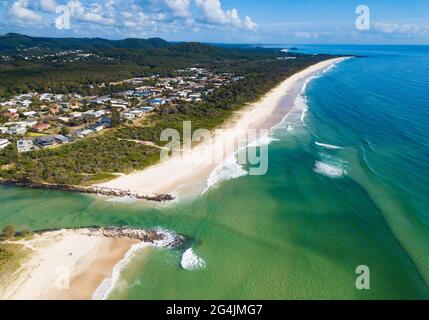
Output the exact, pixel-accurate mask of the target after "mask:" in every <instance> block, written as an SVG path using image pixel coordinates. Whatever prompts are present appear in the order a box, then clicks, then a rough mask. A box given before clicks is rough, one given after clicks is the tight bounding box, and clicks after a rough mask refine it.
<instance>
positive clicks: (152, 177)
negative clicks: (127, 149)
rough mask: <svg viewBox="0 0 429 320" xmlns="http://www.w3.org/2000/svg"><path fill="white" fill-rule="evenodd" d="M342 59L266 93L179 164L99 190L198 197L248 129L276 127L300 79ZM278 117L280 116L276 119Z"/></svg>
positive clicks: (316, 67) (163, 164)
mask: <svg viewBox="0 0 429 320" xmlns="http://www.w3.org/2000/svg"><path fill="white" fill-rule="evenodd" d="M344 59H345V58H336V59H331V60H327V61H323V62H320V63H318V64H316V65H313V66H311V67H309V68H307V69H305V70H303V71H301V72H299V73H296V74H295V75H293V76H292V77H290V78H288V79H286V80H285V81H283V82H282V83H281V84H280V85H279V86H277V87H276V88H274V89H273V90H271V91H270V92H269V93H267V94H266V95H265V96H264V97H263V98H262V99H261V100H259V101H258V102H255V103H253V104H251V105H249V106H248V107H246V108H244V109H242V110H241V111H239V112H237V116H236V117H234V118H235V119H233V120H231V121H229V122H228V123H227V124H225V125H224V126H223V127H222V128H225V129H232V131H228V133H226V134H222V135H220V134H219V133H215V134H214V138H215V139H214V142H203V143H201V144H199V145H197V146H196V147H195V148H193V149H192V152H189V153H187V154H186V155H185V156H184V157H182V161H178V159H171V160H169V161H164V162H161V163H159V164H158V165H155V166H152V167H149V168H147V169H145V170H143V171H140V172H136V173H132V174H130V175H126V176H123V177H120V178H117V179H115V180H112V181H110V182H107V183H104V184H101V185H100V186H101V187H108V188H115V189H120V190H131V191H133V192H135V193H139V194H143V195H148V194H164V193H168V194H174V195H176V196H179V197H180V196H182V195H183V194H185V193H189V192H191V193H195V194H199V193H201V191H202V190H204V188H205V187H206V185H205V183H206V181H207V178H208V177H209V175H210V173H211V172H212V171H213V170H214V169H215V168H216V166H217V165H219V163H221V162H222V161H223V160H225V159H226V158H227V157H229V156H231V155H232V154H234V152H235V151H236V148H235V144H236V143H237V140H238V139H239V138H242V137H240V135H242V136H245V135H246V134H247V130H248V129H270V128H271V127H272V126H273V125H275V124H277V123H276V121H277V122H278V121H279V119H282V118H283V117H284V116H285V115H286V114H287V113H288V112H289V111H290V109H289V110H287V109H286V110H285V108H284V107H283V108H282V106H281V105H282V100H283V99H284V98H285V96H287V95H288V94H290V93H291V92H292V91H294V89H296V86H298V85H300V84H301V83H302V81H303V79H307V78H309V77H311V76H313V75H314V74H316V73H318V72H320V71H322V70H324V69H326V68H328V67H330V66H331V65H333V64H335V63H338V62H340V61H343V60H344ZM279 114H280V117H279ZM212 154H217V155H219V154H221V155H224V157H223V158H217V159H216V161H206V162H205V163H204V162H203V163H199V164H196V163H195V161H192V160H191V159H204V158H205V157H207V155H212Z"/></svg>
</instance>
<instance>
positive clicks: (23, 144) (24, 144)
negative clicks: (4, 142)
mask: <svg viewBox="0 0 429 320" xmlns="http://www.w3.org/2000/svg"><path fill="white" fill-rule="evenodd" d="M16 147H17V148H18V152H28V151H31V150H33V147H34V145H33V140H18V141H17V142H16Z"/></svg>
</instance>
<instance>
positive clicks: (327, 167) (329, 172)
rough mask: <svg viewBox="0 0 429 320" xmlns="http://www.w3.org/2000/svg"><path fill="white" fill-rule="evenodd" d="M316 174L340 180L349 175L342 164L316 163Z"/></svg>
mask: <svg viewBox="0 0 429 320" xmlns="http://www.w3.org/2000/svg"><path fill="white" fill-rule="evenodd" d="M314 172H316V173H319V174H321V175H324V176H327V177H330V178H340V177H342V176H344V175H346V174H347V171H346V169H345V168H344V167H343V166H342V165H341V164H333V163H326V162H322V161H316V163H315V165H314Z"/></svg>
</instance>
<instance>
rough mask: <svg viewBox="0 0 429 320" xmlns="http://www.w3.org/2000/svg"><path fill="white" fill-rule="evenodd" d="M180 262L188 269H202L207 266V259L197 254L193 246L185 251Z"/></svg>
mask: <svg viewBox="0 0 429 320" xmlns="http://www.w3.org/2000/svg"><path fill="white" fill-rule="evenodd" d="M180 264H181V266H182V268H183V269H185V270H188V271H193V270H200V269H203V268H205V266H206V263H205V261H204V260H203V259H202V258H200V257H199V256H197V255H196V254H195V253H194V250H192V248H189V249H188V250H186V251H185V252H184V253H183V255H182V261H181V262H180Z"/></svg>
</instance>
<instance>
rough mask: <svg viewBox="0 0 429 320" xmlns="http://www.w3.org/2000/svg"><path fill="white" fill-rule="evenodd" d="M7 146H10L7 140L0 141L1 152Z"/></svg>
mask: <svg viewBox="0 0 429 320" xmlns="http://www.w3.org/2000/svg"><path fill="white" fill-rule="evenodd" d="M8 145H10V142H9V140H7V139H0V150H3V149H4V148H6V147H7V146H8Z"/></svg>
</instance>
